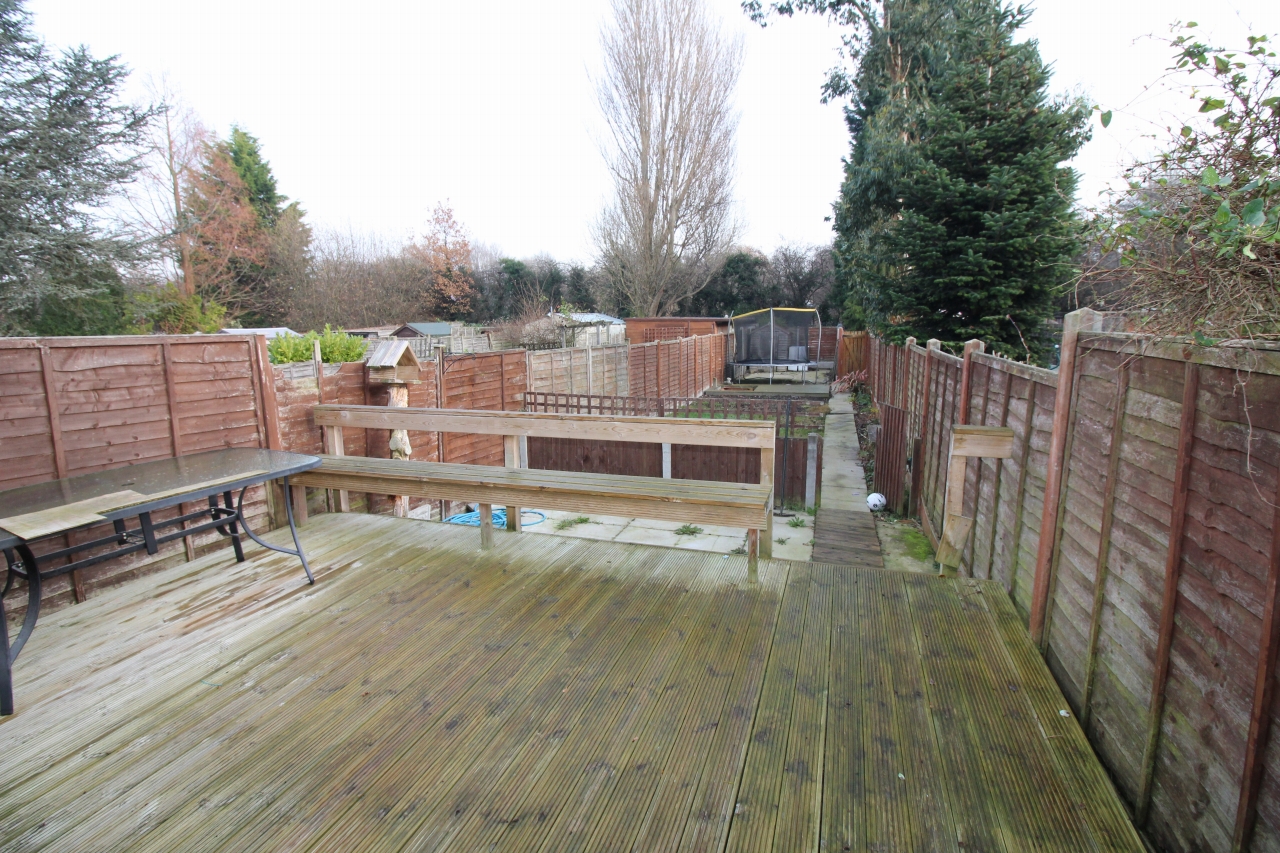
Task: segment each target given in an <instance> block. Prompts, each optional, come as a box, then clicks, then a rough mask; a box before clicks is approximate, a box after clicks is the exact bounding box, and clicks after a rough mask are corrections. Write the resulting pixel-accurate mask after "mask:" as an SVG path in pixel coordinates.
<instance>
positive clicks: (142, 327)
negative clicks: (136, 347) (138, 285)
mask: <svg viewBox="0 0 1280 853" xmlns="http://www.w3.org/2000/svg"><path fill="white" fill-rule="evenodd" d="M128 312H129V317H130V321H131V326H132V327H133V330H134V331H136V332H137V333H138V334H143V335H145V334H151V333H153V332H154V333H158V334H164V335H192V334H195V333H197V332H204V333H205V334H214V333H216V332H218V331H220V330H221V329H222V327H223V326H225V325H226V324H227V309H226V308H224V307H223V306H221V305H219V304H218V303H217V302H214V301H213V300H212V299H205V298H203V297H201V296H200V295H198V294H194V293H193V294H190V295H188V294H185V293H183V292H182V290H181V289H180V288H179V287H178V286H177V285H176V284H174V283H173V282H169V283H168V284H166V285H165V286H164V287H161V288H157V289H155V290H150V289H148V290H144V291H142V292H139V293H135V294H133V295H132V296H131V298H130V300H129V305H128Z"/></svg>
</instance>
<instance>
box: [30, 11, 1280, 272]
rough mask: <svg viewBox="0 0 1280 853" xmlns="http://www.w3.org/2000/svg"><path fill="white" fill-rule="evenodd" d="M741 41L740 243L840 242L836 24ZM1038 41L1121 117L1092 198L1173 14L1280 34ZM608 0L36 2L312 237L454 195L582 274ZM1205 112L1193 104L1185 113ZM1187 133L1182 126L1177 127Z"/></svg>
mask: <svg viewBox="0 0 1280 853" xmlns="http://www.w3.org/2000/svg"><path fill="white" fill-rule="evenodd" d="M707 2H708V3H709V4H710V6H711V7H712V8H713V9H714V10H715V11H717V12H718V13H719V14H721V15H723V17H724V20H725V26H726V29H727V30H729V31H733V32H738V33H741V34H742V36H743V39H744V67H743V71H742V77H741V81H740V84H739V89H738V109H739V111H740V114H741V122H740V125H739V132H738V179H737V185H736V193H737V199H738V217H739V219H740V221H741V222H742V224H743V226H744V228H743V236H742V239H741V241H740V242H741V243H743V244H744V245H749V246H754V247H756V248H758V249H761V250H763V251H766V252H768V251H772V249H773V248H775V247H776V246H777V245H778V244H779V243H781V242H801V243H821V242H826V241H828V240H829V239H830V235H831V231H830V224H829V223H827V222H824V221H823V219H824V217H826V216H828V215H829V214H830V210H831V203H832V201H833V200H834V199H835V197H836V195H837V192H838V189H839V183H840V178H841V157H842V156H843V155H844V154H845V152H846V150H847V146H848V135H847V132H846V130H845V127H844V122H843V117H842V114H841V110H840V107H839V106H838V105H836V104H830V105H825V106H824V105H822V104H820V103H819V87H820V85H821V83H822V81H823V80H824V79H825V76H826V71H827V69H829V68H830V67H831V66H832V65H833V64H834V63H835V62H836V54H835V49H836V47H837V45H838V43H839V34H838V31H837V30H836V29H835V28H833V27H831V26H829V25H828V24H827V23H826V22H825V21H824V20H822V19H818V18H816V17H813V16H798V17H796V18H792V19H789V20H788V19H782V20H778V21H775V22H773V23H771V24H770V26H769V27H767V28H766V29H763V30H762V29H761V28H760V27H758V26H756V25H754V24H751V23H750V21H748V20H747V18H746V16H745V15H743V14H742V12H741V11H740V9H739V5H738V2H737V0H707ZM1036 6H1037V8H1038V11H1037V12H1036V14H1035V15H1034V16H1033V17H1032V21H1031V25H1030V26H1029V27H1028V29H1027V30H1026V31H1024V32H1025V33H1026V36H1027V37H1029V38H1036V39H1039V41H1040V47H1041V53H1042V55H1043V56H1044V57H1045V58H1046V59H1047V60H1048V61H1049V62H1051V63H1052V64H1053V67H1054V68H1055V71H1056V73H1055V76H1054V81H1053V84H1052V89H1053V91H1054V92H1079V93H1081V94H1084V95H1086V96H1087V97H1089V98H1090V99H1091V100H1093V101H1095V102H1098V103H1100V104H1102V105H1103V107H1104V108H1113V109H1114V110H1115V111H1116V116H1115V120H1114V121H1113V123H1112V124H1111V126H1110V128H1108V129H1107V130H1102V129H1101V128H1098V127H1096V125H1095V133H1094V140H1093V141H1092V142H1090V143H1089V144H1088V146H1086V148H1085V150H1084V151H1083V152H1082V153H1081V155H1080V156H1079V157H1078V158H1077V160H1076V163H1075V165H1076V166H1077V168H1079V169H1080V170H1081V172H1082V173H1083V182H1082V189H1081V201H1082V202H1083V203H1085V204H1086V205H1088V204H1093V203H1094V202H1095V200H1096V197H1097V194H1098V192H1099V191H1100V190H1101V189H1102V188H1103V187H1104V186H1106V184H1107V183H1108V182H1109V181H1112V180H1114V179H1115V177H1116V176H1117V175H1118V174H1119V173H1120V171H1121V169H1122V168H1123V166H1124V164H1125V163H1126V162H1128V161H1129V160H1130V159H1131V158H1132V156H1134V155H1137V154H1141V153H1142V152H1143V151H1147V150H1150V147H1151V143H1150V141H1148V140H1144V139H1143V138H1142V136H1143V134H1150V133H1151V132H1152V131H1153V130H1154V129H1156V128H1157V127H1163V126H1164V125H1165V124H1170V123H1172V122H1173V121H1174V119H1172V118H1170V116H1171V115H1172V111H1175V110H1182V109H1183V104H1184V103H1185V101H1183V100H1182V96H1177V97H1176V98H1175V97H1173V96H1171V95H1168V94H1167V93H1166V94H1163V95H1160V94H1146V95H1144V94H1143V88H1144V86H1146V85H1147V84H1149V83H1151V82H1152V81H1154V80H1155V79H1156V78H1157V77H1158V76H1159V75H1160V74H1161V72H1162V70H1163V69H1164V68H1165V67H1166V66H1167V65H1168V64H1169V63H1168V56H1169V54H1168V50H1167V48H1165V47H1163V46H1162V45H1160V44H1159V43H1158V42H1155V41H1153V40H1151V39H1144V38H1143V36H1146V35H1151V34H1154V35H1156V36H1160V35H1163V34H1165V33H1167V32H1168V27H1169V25H1170V24H1171V23H1172V22H1173V21H1175V20H1184V21H1185V20H1195V21H1197V22H1198V23H1200V24H1201V28H1202V32H1204V33H1205V34H1213V35H1218V36H1219V37H1220V39H1223V40H1225V39H1233V40H1234V41H1233V44H1234V43H1237V42H1243V34H1244V33H1245V32H1248V31H1252V32H1255V33H1266V34H1269V35H1275V34H1277V33H1280V3H1278V2H1275V0H1213V2H1208V3H1206V2H1203V0H1201V2H1190V0H1159V2H1155V1H1154V0H1039V1H1038V3H1036ZM607 9H608V3H607V2H606V0H544V2H542V3H529V2H527V0H489V2H487V3H484V4H480V3H477V4H474V5H473V4H471V3H467V2H463V3H458V2H456V0H454V2H440V0H362V1H361V2H351V0H341V2H339V0H309V1H308V2H301V0H294V2H283V0H253V2H249V0H222V1H221V2H219V3H218V4H216V5H211V4H208V3H193V2H174V0H110V2H104V0H30V2H29V3H28V10H29V11H30V12H31V13H32V14H33V16H34V29H35V31H36V32H37V33H38V34H40V35H41V36H42V37H43V38H45V39H46V41H48V42H49V43H50V44H51V45H54V46H70V45H76V44H86V45H88V46H89V48H90V50H91V51H92V52H93V53H94V55H96V56H106V55H110V54H118V55H119V56H120V57H121V59H122V60H123V61H124V62H125V63H126V64H127V65H128V66H129V67H130V68H131V69H133V71H134V75H133V82H134V84H137V85H136V86H135V91H136V92H137V93H138V94H139V96H140V93H141V85H140V84H141V82H142V80H143V78H145V77H147V76H151V77H156V78H159V77H161V76H164V77H167V80H168V82H169V85H170V86H171V87H172V88H174V89H176V90H177V91H178V92H179V93H180V94H181V96H182V97H183V99H184V100H185V101H186V102H187V104H188V105H189V106H190V107H191V108H192V109H193V110H194V111H195V113H196V114H197V115H198V116H199V117H200V119H201V120H202V121H203V122H204V123H205V124H206V125H207V126H209V127H211V128H212V129H214V130H216V131H217V132H218V133H220V134H222V135H225V134H226V133H227V131H228V129H229V127H230V125H231V124H232V123H233V122H234V123H238V124H240V125H241V126H242V127H244V128H245V129H246V130H247V131H249V132H250V133H252V134H254V135H255V136H257V137H258V139H259V140H260V141H261V143H262V148H263V152H264V154H265V156H266V158H267V159H268V160H269V161H270V163H271V167H272V169H273V170H274V172H275V174H276V177H277V180H278V182H279V185H280V189H281V191H282V192H284V193H285V194H286V195H288V196H289V197H290V198H292V199H296V200H298V201H300V202H301V203H302V206H303V207H304V209H306V211H307V213H308V219H309V221H310V222H311V223H312V225H313V226H314V227H316V228H318V229H322V230H323V229H341V230H352V231H354V232H356V233H361V234H377V235H381V236H383V237H386V238H390V239H394V240H400V239H407V238H409V237H410V236H413V235H415V234H420V233H421V231H422V230H423V228H424V227H425V224H426V222H427V220H428V217H429V215H430V212H431V210H432V208H433V207H434V206H435V204H436V202H437V201H441V200H445V199H448V200H449V201H450V202H451V203H452V205H453V208H454V211H455V213H456V215H457V217H458V219H459V220H460V221H461V222H462V223H463V224H464V226H465V227H466V228H467V229H468V231H469V232H470V234H471V236H472V239H473V241H474V242H479V243H484V244H487V245H489V246H492V247H494V248H496V249H498V250H499V251H501V252H502V253H503V254H506V255H512V256H516V257H527V256H531V255H536V254H540V253H548V254H551V255H552V256H554V257H556V258H557V259H559V260H565V261H567V260H578V261H584V262H586V261H589V260H590V258H591V256H592V248H591V239H590V225H591V223H592V221H593V220H594V219H595V217H596V216H597V214H598V212H599V210H600V208H601V207H602V205H603V204H604V202H605V200H606V198H607V197H608V194H609V190H610V188H609V182H608V176H607V174H606V172H605V169H604V162H603V159H602V157H601V153H600V147H599V144H598V142H599V140H601V139H602V138H603V127H602V124H601V120H600V118H599V109H598V106H597V101H596V97H595V87H594V85H593V83H592V77H593V75H595V74H596V69H597V68H598V66H599V44H598V42H599V40H598V34H599V30H600V26H601V24H602V21H603V19H604V15H605V13H606V11H607ZM1191 109H1194V107H1191ZM1178 124H1179V125H1180V124H1181V122H1178Z"/></svg>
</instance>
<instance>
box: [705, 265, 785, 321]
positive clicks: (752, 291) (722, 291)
mask: <svg viewBox="0 0 1280 853" xmlns="http://www.w3.org/2000/svg"><path fill="white" fill-rule="evenodd" d="M768 269H769V259H768V258H766V257H764V256H763V255H760V254H757V253H755V252H731V253H730V254H729V255H728V256H727V257H725V259H724V262H723V263H722V264H721V265H720V268H719V269H717V270H716V272H715V274H713V275H712V276H711V279H710V281H708V282H707V285H706V287H704V288H702V290H699V291H698V292H697V293H695V294H694V295H693V296H692V297H690V298H689V301H688V302H686V303H685V306H682V310H683V311H684V312H686V313H688V314H690V315H691V316H695V317H723V316H726V315H728V316H730V317H732V316H734V315H737V314H745V313H746V312H748V311H755V310H756V309H758V308H770V307H773V306H775V305H778V304H779V303H780V299H781V295H780V293H779V291H778V288H777V286H776V283H775V282H773V281H771V280H770V278H769V276H768Z"/></svg>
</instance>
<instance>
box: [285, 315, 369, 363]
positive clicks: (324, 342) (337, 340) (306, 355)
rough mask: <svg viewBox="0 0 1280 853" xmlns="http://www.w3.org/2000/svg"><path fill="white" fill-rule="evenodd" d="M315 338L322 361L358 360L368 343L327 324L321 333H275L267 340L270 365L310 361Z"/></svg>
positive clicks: (362, 355) (357, 336) (341, 361)
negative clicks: (318, 344) (275, 334)
mask: <svg viewBox="0 0 1280 853" xmlns="http://www.w3.org/2000/svg"><path fill="white" fill-rule="evenodd" d="M315 341H319V342H320V360H321V361H323V362H324V363H325V364H341V363H343V362H347V361H360V359H362V358H363V357H364V353H365V350H366V349H367V348H368V346H369V342H368V341H367V340H365V339H364V338H362V337H360V336H359V335H348V334H347V333H345V332H343V331H342V330H341V329H333V328H330V327H329V325H328V324H326V325H325V327H324V332H323V333H320V332H307V333H306V334H305V335H288V334H285V335H277V336H276V337H274V338H272V339H271V340H270V341H268V342H267V355H268V356H270V358H271V363H272V364H289V363H290V362H295V361H311V357H312V352H313V342H315Z"/></svg>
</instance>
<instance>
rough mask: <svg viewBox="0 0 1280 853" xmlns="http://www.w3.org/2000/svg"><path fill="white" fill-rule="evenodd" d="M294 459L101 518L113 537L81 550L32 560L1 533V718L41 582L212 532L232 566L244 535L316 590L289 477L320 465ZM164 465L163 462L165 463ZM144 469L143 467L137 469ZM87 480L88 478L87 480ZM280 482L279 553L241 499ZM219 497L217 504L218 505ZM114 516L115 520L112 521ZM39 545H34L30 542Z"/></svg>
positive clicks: (9, 704) (25, 545)
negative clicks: (12, 618) (15, 593)
mask: <svg viewBox="0 0 1280 853" xmlns="http://www.w3.org/2000/svg"><path fill="white" fill-rule="evenodd" d="M287 455H288V456H290V457H294V458H295V459H296V464H295V465H293V466H291V467H290V468H289V470H288V472H286V473H281V472H258V473H256V474H250V475H246V476H245V477H244V478H242V479H238V480H232V481H229V482H226V483H219V484H218V485H216V486H212V487H210V486H206V487H204V488H196V489H193V490H192V491H190V492H184V493H181V494H174V495H169V496H166V497H164V498H160V499H158V500H155V501H150V502H147V503H141V504H137V505H134V506H130V507H127V508H124V509H121V510H117V511H113V512H107V513H103V515H104V516H105V517H106V518H107V520H109V521H111V523H112V526H113V528H114V533H112V535H110V536H105V537H102V538H98V539H94V540H93V541H91V542H82V543H80V544H76V545H71V546H69V547H67V548H61V549H59V550H57V551H52V552H50V553H48V554H41V555H40V556H39V557H37V556H36V555H35V554H34V553H33V552H32V550H31V545H30V543H29V542H27V541H26V540H24V539H21V538H19V537H17V536H14V535H12V534H9V533H7V532H6V531H3V530H0V541H4V544H5V546H6V547H4V548H3V550H4V555H5V560H6V562H7V563H8V569H7V572H6V575H5V582H4V588H3V590H0V658H2V662H3V666H0V716H8V715H10V714H12V713H13V712H14V703H13V664H14V662H15V661H17V659H18V654H19V653H20V652H21V651H22V648H23V646H25V645H26V643H27V640H28V639H30V637H31V633H32V632H33V631H34V630H35V627H36V621H37V620H38V619H39V618H40V599H41V593H42V591H43V586H44V581H47V580H50V579H52V578H56V577H60V576H61V575H65V574H70V573H71V572H74V571H76V570H77V569H82V568H85V567H86V566H92V565H94V564H96V563H101V562H104V561H106V560H111V559H115V558H116V557H121V556H124V555H126V554H133V553H136V552H138V551H142V550H146V552H147V553H148V554H155V553H157V552H158V551H159V549H160V546H161V545H163V544H165V543H167V542H172V541H175V540H177V539H182V538H184V537H187V536H194V535H196V534H198V533H204V532H207V531H209V530H216V531H217V532H218V533H219V534H221V535H223V536H226V537H229V538H230V539H231V547H232V548H233V549H234V551H235V555H236V562H238V563H242V562H244V548H243V546H242V545H241V539H240V535H241V532H242V531H243V533H244V535H246V536H248V537H249V538H250V539H252V540H253V541H254V542H256V543H257V544H259V545H261V546H262V547H263V548H267V549H269V550H272V551H278V552H280V553H282V554H289V555H291V556H294V557H297V558H298V559H299V560H300V561H301V562H302V570H303V571H304V572H306V574H307V583H309V584H315V582H316V581H315V577H314V576H313V575H312V574H311V566H310V565H309V564H308V563H307V557H306V555H305V554H304V553H303V551H302V543H301V542H300V541H299V540H298V528H297V525H296V524H295V523H294V518H293V502H292V501H290V500H289V475H290V474H296V473H300V472H302V471H307V470H310V469H311V468H315V467H317V466H318V465H319V464H320V460H319V459H318V458H317V457H315V456H304V455H301V454H287ZM166 461H167V460H166ZM141 464H144V465H145V464H147V463H141ZM88 476H92V475H88ZM277 479H278V480H282V481H283V485H284V494H285V500H284V506H285V515H286V517H287V518H288V519H289V532H290V533H291V534H292V535H293V544H294V547H293V548H292V549H290V548H282V547H280V546H278V545H272V544H270V543H269V542H264V541H263V540H262V539H261V538H259V536H258V535H257V534H256V533H254V532H253V530H252V529H251V528H250V527H249V525H248V523H247V522H246V520H245V517H244V496H245V493H246V492H247V491H248V490H249V488H250V487H251V486H256V485H259V484H262V483H266V482H269V481H271V480H277ZM236 489H239V490H240V495H239V498H238V499H237V500H235V501H234V502H233V500H232V496H233V495H234V494H235V491H236ZM219 497H221V499H222V503H221V504H220V503H219ZM201 498H207V499H208V502H209V507H208V509H200V510H196V511H195V512H189V513H184V514H182V515H178V516H176V517H174V518H169V519H165V520H163V521H153V520H152V518H151V513H153V512H156V511H158V510H162V509H168V508H170V507H174V506H178V505H179V504H182V503H187V502H190V501H197V500H200V499H201ZM113 516H114V517H113ZM129 518H137V519H138V526H137V527H136V528H134V529H129V528H128V526H127V525H126V524H125V521H126V519H129ZM201 518H209V519H210V520H209V521H205V522H203V523H200V524H196V525H194V526H192V527H185V526H184V525H185V523H186V522H189V521H195V520H198V519H201ZM89 526H92V525H80V526H78V527H70V528H67V529H66V530H61V531H58V532H57V533H51V534H49V535H48V536H43V537H40V538H41V539H46V538H50V537H52V536H60V535H64V534H66V533H71V532H72V531H74V530H81V529H84V528H85V527H89ZM173 526H178V528H179V529H178V530H176V531H174V532H172V533H163V534H162V533H158V531H160V530H162V529H164V528H167V527H173ZM33 541H38V540H33ZM113 543H114V544H116V545H118V546H119V547H117V548H114V549H112V550H111V551H108V552H106V553H103V554H95V555H94V556H92V557H85V558H83V559H80V560H75V561H73V562H70V563H67V564H65V565H61V566H57V567H56V568H52V569H47V570H44V571H41V570H40V569H39V564H40V563H41V562H46V563H47V562H49V561H52V560H59V559H61V558H63V557H69V556H71V555H72V554H75V553H78V552H81V551H87V550H90V549H93V548H100V547H103V546H106V545H111V544H113ZM15 578H21V579H22V580H24V581H26V585H27V612H26V614H25V616H24V618H23V620H22V627H21V628H20V629H19V631H18V635H17V636H16V637H15V638H14V640H13V642H12V643H10V642H9V630H8V622H7V620H6V616H5V608H4V596H5V595H7V594H8V592H9V590H10V589H11V588H12V586H13V582H14V579H15Z"/></svg>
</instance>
